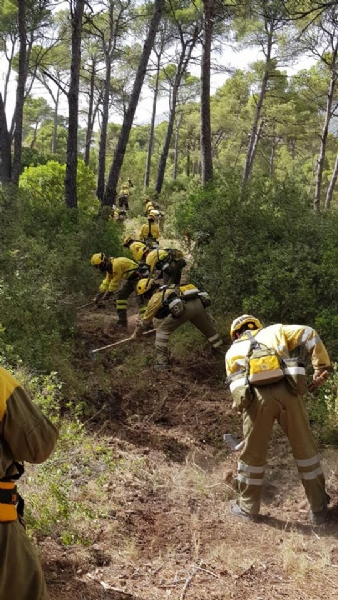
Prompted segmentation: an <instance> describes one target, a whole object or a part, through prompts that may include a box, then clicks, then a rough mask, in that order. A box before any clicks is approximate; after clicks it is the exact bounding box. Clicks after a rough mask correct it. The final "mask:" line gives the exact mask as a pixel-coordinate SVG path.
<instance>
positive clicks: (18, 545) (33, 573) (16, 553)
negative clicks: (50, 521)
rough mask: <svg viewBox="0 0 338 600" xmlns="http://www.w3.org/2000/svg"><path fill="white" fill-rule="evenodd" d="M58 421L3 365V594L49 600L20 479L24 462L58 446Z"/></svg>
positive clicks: (0, 529) (0, 454)
mask: <svg viewBox="0 0 338 600" xmlns="http://www.w3.org/2000/svg"><path fill="white" fill-rule="evenodd" d="M57 437H58V434H57V430H56V429H55V427H54V425H52V423H51V422H50V421H49V420H48V419H47V418H46V417H45V416H44V415H43V414H42V413H41V412H40V410H39V409H38V408H37V406H35V405H34V404H33V402H32V401H31V400H30V398H29V396H28V395H27V394H26V392H25V391H24V390H23V389H22V388H21V387H20V385H19V383H18V382H17V381H16V380H15V379H14V377H12V375H10V374H9V373H8V372H7V371H5V369H3V368H2V367H0V440H1V443H0V554H1V565H0V598H1V599H3V600H5V599H7V598H8V599H12V598H13V600H14V599H15V600H48V598H49V596H48V592H47V589H46V584H45V580H44V576H43V573H42V569H41V566H40V563H39V559H38V556H37V554H36V552H35V550H34V548H33V546H32V544H31V542H30V540H29V538H28V537H27V535H26V532H25V526H24V523H23V505H24V501H23V499H22V498H21V496H19V494H18V493H17V489H16V481H17V480H18V479H19V478H20V476H21V475H22V473H23V472H24V467H23V461H27V462H29V463H34V464H39V463H42V462H44V461H45V460H46V459H47V458H48V457H49V455H50V454H51V452H52V451H53V450H54V447H55V444H56V440H57Z"/></svg>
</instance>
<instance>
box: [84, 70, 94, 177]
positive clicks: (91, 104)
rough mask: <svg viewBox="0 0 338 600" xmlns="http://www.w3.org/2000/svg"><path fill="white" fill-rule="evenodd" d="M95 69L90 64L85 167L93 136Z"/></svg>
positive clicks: (87, 163)
mask: <svg viewBox="0 0 338 600" xmlns="http://www.w3.org/2000/svg"><path fill="white" fill-rule="evenodd" d="M95 67H96V63H95V61H94V60H93V62H92V71H91V74H90V86H89V103H88V117H87V131H86V144H85V155H84V162H85V165H87V166H88V165H89V156H90V146H91V143H92V135H93V112H94V91H95Z"/></svg>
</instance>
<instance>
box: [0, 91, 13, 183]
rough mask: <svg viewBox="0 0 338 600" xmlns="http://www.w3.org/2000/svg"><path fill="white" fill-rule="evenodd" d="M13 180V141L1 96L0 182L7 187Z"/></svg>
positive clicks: (0, 96)
mask: <svg viewBox="0 0 338 600" xmlns="http://www.w3.org/2000/svg"><path fill="white" fill-rule="evenodd" d="M11 179H12V157H11V139H10V135H9V132H8V127H7V119H6V113H5V105H4V102H3V99H2V95H1V94H0V182H1V183H2V185H7V184H8V183H10V181H11Z"/></svg>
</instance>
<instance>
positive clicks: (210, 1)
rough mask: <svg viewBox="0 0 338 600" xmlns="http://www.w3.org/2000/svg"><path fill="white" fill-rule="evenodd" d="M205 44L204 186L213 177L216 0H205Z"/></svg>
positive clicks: (201, 110) (203, 76) (203, 54)
mask: <svg viewBox="0 0 338 600" xmlns="http://www.w3.org/2000/svg"><path fill="white" fill-rule="evenodd" d="M203 7H204V14H203V21H204V23H203V46H202V65H201V107H200V114H201V167H202V186H205V184H206V183H207V182H208V181H211V180H212V178H213V165H212V152H211V119H210V56H211V41H212V31H213V17H214V0H203Z"/></svg>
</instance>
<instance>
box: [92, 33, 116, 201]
mask: <svg viewBox="0 0 338 600" xmlns="http://www.w3.org/2000/svg"><path fill="white" fill-rule="evenodd" d="M112 28H113V25H112V22H111V29H110V32H111V35H110V39H109V42H108V48H105V49H104V51H105V64H106V76H105V81H104V91H103V102H102V122H101V132H100V144H99V166H98V177H97V190H96V195H97V197H98V198H99V200H100V201H101V202H102V201H103V196H104V186H105V175H106V147H107V131H108V120H109V103H110V79H111V69H112V64H111V57H112V50H113V45H112V41H113V40H112V37H113V29H112Z"/></svg>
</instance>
